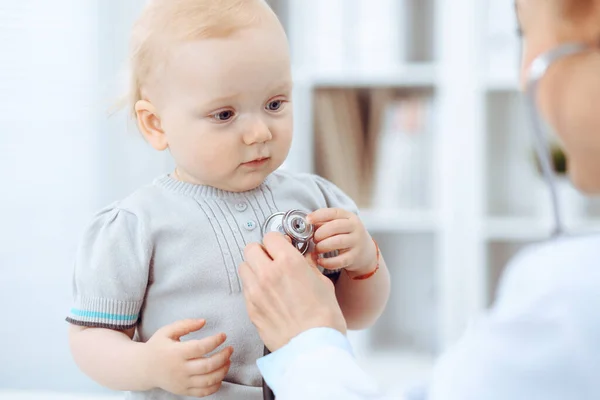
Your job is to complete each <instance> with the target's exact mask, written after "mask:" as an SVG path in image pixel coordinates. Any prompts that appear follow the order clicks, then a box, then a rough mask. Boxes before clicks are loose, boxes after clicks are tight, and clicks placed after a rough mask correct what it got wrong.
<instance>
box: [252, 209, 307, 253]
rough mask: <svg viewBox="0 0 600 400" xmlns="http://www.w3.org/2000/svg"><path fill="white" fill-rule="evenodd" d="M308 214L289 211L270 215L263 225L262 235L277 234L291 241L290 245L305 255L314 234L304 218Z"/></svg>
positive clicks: (299, 211)
mask: <svg viewBox="0 0 600 400" xmlns="http://www.w3.org/2000/svg"><path fill="white" fill-rule="evenodd" d="M307 217H308V214H307V213H305V212H304V211H301V210H290V211H287V212H278V213H275V214H273V215H271V216H270V217H269V218H267V220H266V221H265V224H264V225H263V235H266V234H267V233H268V232H279V233H281V234H283V235H287V236H289V237H290V239H292V244H293V245H294V246H295V247H296V248H297V249H298V251H300V253H302V254H305V253H306V252H307V251H308V249H309V247H310V241H311V239H312V237H313V234H314V226H313V225H312V224H309V223H308V221H307V220H306V218H307Z"/></svg>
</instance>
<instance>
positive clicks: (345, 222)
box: [313, 219, 353, 243]
mask: <svg viewBox="0 0 600 400" xmlns="http://www.w3.org/2000/svg"><path fill="white" fill-rule="evenodd" d="M352 231H353V226H352V222H351V220H349V219H336V220H334V221H330V222H327V223H326V224H324V225H322V226H320V227H318V228H317V230H316V231H315V235H314V238H313V240H314V241H315V242H316V243H318V242H320V241H322V240H324V239H327V238H329V237H332V236H335V235H342V234H346V233H350V232H352Z"/></svg>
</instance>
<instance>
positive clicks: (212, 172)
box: [155, 23, 293, 191]
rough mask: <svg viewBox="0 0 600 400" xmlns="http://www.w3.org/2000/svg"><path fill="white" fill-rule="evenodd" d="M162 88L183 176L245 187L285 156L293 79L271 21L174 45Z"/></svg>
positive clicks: (161, 102)
mask: <svg viewBox="0 0 600 400" xmlns="http://www.w3.org/2000/svg"><path fill="white" fill-rule="evenodd" d="M161 86H162V88H161V90H160V95H159V96H158V98H157V102H156V104H155V105H156V107H157V109H158V113H159V116H160V124H161V128H162V130H163V131H164V132H165V136H166V138H167V140H168V147H169V150H170V152H171V154H172V156H173V158H174V160H175V163H176V164H177V167H178V173H179V176H180V177H181V179H183V180H185V181H188V182H192V183H198V184H205V185H211V186H214V187H217V188H220V189H223V190H229V191H245V190H250V189H253V188H255V187H257V186H258V185H260V184H261V183H262V181H263V180H264V179H265V177H266V176H267V175H269V174H270V173H271V172H273V171H274V170H276V169H277V168H278V167H279V166H281V164H282V163H283V161H284V160H285V158H286V157H287V154H288V152H289V149H290V145H291V141H292V122H293V121H292V118H293V114H292V104H291V100H292V98H291V97H292V78H291V68H290V59H289V51H288V45H287V40H286V38H285V34H284V33H283V31H282V30H281V28H280V27H279V26H278V25H277V24H276V23H264V24H263V25H262V26H260V27H255V28H252V29H245V30H243V31H239V32H237V33H234V34H233V35H232V36H230V37H227V38H221V39H202V40H197V41H193V42H190V43H185V44H181V45H179V46H178V47H177V48H175V49H174V51H173V54H172V56H171V58H170V60H169V62H168V66H167V67H166V70H165V77H164V79H163V81H162V84H161Z"/></svg>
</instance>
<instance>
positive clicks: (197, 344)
mask: <svg viewBox="0 0 600 400" xmlns="http://www.w3.org/2000/svg"><path fill="white" fill-rule="evenodd" d="M225 339H227V336H226V335H225V334H224V333H219V334H217V335H214V336H210V337H207V338H204V339H200V340H190V341H187V342H185V343H183V345H184V346H185V350H184V351H185V358H186V359H188V360H192V359H194V358H200V357H202V356H204V355H206V354H208V353H210V352H212V351H213V350H215V349H216V348H217V347H219V346H220V345H222V344H223V343H225Z"/></svg>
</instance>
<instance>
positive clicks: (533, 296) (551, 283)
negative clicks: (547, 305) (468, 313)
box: [496, 232, 600, 319]
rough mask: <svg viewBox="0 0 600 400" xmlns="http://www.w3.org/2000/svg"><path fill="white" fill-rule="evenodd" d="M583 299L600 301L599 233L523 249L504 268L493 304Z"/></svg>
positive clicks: (560, 239) (559, 239)
mask: <svg viewBox="0 0 600 400" xmlns="http://www.w3.org/2000/svg"><path fill="white" fill-rule="evenodd" d="M584 298H589V301H594V299H596V300H599V301H600V232H598V233H594V234H588V235H580V236H565V237H561V238H557V239H552V240H548V241H546V242H540V243H536V244H533V245H530V246H527V247H526V248H524V249H523V250H522V251H520V252H519V253H517V255H516V256H515V257H513V259H512V260H511V261H510V262H509V263H508V265H507V266H506V269H505V272H504V274H503V276H502V278H501V280H500V282H499V285H498V291H497V297H496V303H497V305H502V308H511V307H523V306H524V305H526V304H536V303H541V302H543V299H564V300H563V301H564V302H576V301H579V300H581V299H584ZM599 319H600V317H599Z"/></svg>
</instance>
